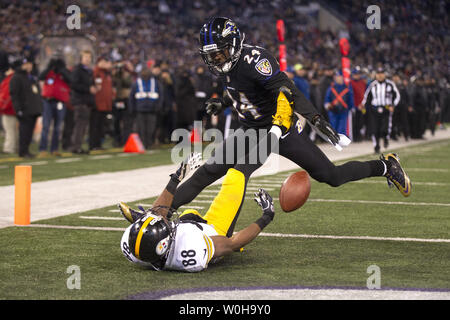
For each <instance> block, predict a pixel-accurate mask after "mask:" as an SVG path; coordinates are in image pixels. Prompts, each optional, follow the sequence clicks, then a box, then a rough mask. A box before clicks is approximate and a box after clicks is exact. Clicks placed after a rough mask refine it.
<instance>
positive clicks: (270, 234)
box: [259, 232, 450, 243]
mask: <svg viewBox="0 0 450 320" xmlns="http://www.w3.org/2000/svg"><path fill="white" fill-rule="evenodd" d="M259 236H265V237H279V238H306V239H339V240H375V241H407V242H411V241H412V242H446V243H450V239H424V238H400V237H371V236H332V235H311V234H284V233H265V232H261V233H260V234H259Z"/></svg>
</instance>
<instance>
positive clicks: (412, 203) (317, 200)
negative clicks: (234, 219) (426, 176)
mask: <svg viewBox="0 0 450 320" xmlns="http://www.w3.org/2000/svg"><path fill="white" fill-rule="evenodd" d="M275 199H276V200H278V199H277V198H274V200H275ZM308 201H312V202H344V203H364V204H387V205H406V206H438V207H450V203H436V202H402V201H374V200H343V199H308Z"/></svg>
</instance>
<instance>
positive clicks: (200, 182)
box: [172, 125, 384, 209]
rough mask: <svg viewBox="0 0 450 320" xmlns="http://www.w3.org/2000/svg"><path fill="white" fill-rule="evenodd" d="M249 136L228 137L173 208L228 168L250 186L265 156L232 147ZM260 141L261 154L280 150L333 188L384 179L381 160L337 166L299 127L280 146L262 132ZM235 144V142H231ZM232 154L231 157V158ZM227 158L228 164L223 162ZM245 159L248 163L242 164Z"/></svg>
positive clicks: (181, 191)
mask: <svg viewBox="0 0 450 320" xmlns="http://www.w3.org/2000/svg"><path fill="white" fill-rule="evenodd" d="M257 132H258V131H257ZM246 133H248V129H247V130H246V129H243V128H240V129H238V130H236V131H235V133H234V134H233V135H231V136H229V137H228V138H227V139H226V140H225V141H224V142H223V143H221V144H220V145H219V146H218V147H217V148H216V149H215V150H214V153H213V155H212V157H211V158H209V159H208V160H207V161H206V163H205V164H204V165H202V166H201V167H200V168H198V169H197V171H196V172H195V173H194V174H193V175H192V176H191V177H190V178H189V179H188V180H187V181H186V182H184V183H183V184H182V185H180V186H179V187H178V189H177V191H176V192H175V195H174V200H173V203H172V207H173V208H175V209H177V208H178V207H180V206H182V205H184V204H186V203H189V202H191V201H192V200H194V198H195V197H196V196H197V195H198V194H199V193H200V192H201V191H202V190H203V189H204V188H205V187H207V186H208V185H210V184H211V183H213V182H214V181H216V180H217V179H219V178H221V177H222V176H224V175H225V174H226V172H227V171H228V169H229V168H235V169H236V170H239V171H241V172H242V173H244V175H245V178H246V184H247V182H248V179H249V178H250V175H251V174H252V173H253V172H254V171H255V170H256V169H258V168H259V167H260V166H261V165H262V164H263V163H264V161H265V157H264V156H262V157H260V158H259V159H258V161H255V157H254V154H253V152H250V153H247V154H245V155H244V157H242V155H239V154H238V153H236V150H234V151H233V152H234V153H233V152H230V151H232V148H236V147H238V146H239V144H240V143H242V141H244V139H243V135H245V134H246ZM268 137H270V139H269V138H268ZM258 139H259V140H258V141H259V145H260V147H261V145H264V144H265V143H267V145H266V148H263V150H262V153H264V151H265V150H264V149H266V150H270V151H275V152H276V151H277V150H276V149H277V147H278V148H279V154H280V155H282V156H284V157H286V158H288V159H289V160H291V161H293V162H295V163H296V164H297V165H298V166H299V167H301V168H303V169H304V170H306V171H307V172H308V174H309V175H310V176H311V177H312V178H313V179H315V180H317V181H319V182H324V183H327V184H328V185H330V186H333V187H337V186H340V185H342V184H344V183H346V182H349V181H355V180H360V179H364V178H367V177H373V176H381V175H383V172H384V164H383V163H382V161H380V160H372V161H363V162H362V161H349V162H347V163H345V164H343V165H339V166H336V165H334V164H333V163H332V162H331V161H330V160H329V159H328V157H327V156H326V155H325V154H324V153H323V152H322V151H321V150H320V149H319V148H318V147H317V146H316V145H315V144H314V143H313V142H312V141H311V140H310V138H309V136H308V134H307V133H306V132H304V131H303V130H302V129H301V128H300V127H299V126H297V125H293V126H292V127H291V129H290V131H289V134H288V135H285V137H284V138H283V137H282V138H281V139H280V140H279V144H278V145H277V143H276V139H273V135H272V134H270V135H269V136H267V135H265V134H264V133H260V134H258ZM232 141H234V142H235V143H231V142H232ZM245 141H246V144H247V147H248V148H247V149H246V150H254V148H253V147H254V146H255V142H254V141H252V139H246V140H245ZM236 142H237V143H236ZM250 147H251V148H250ZM259 150H261V148H260V149H259ZM230 153H231V154H232V156H230ZM269 153H270V152H269ZM227 154H228V158H227ZM266 157H267V155H266ZM224 159H225V160H226V161H223V160H224ZM231 159H234V161H231ZM243 159H245V161H246V163H242V162H243V161H242V160H243ZM239 162H241V163H239Z"/></svg>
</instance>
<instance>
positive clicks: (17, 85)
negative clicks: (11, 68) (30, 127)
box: [9, 70, 42, 117]
mask: <svg viewBox="0 0 450 320" xmlns="http://www.w3.org/2000/svg"><path fill="white" fill-rule="evenodd" d="M9 93H10V95H11V101H12V105H13V107H14V110H15V112H16V114H17V116H19V117H20V116H39V115H41V114H42V98H41V94H40V91H39V85H38V83H37V80H36V79H35V78H34V77H33V76H31V75H29V74H28V73H27V72H26V71H24V70H17V71H16V72H15V73H14V74H13V76H12V78H11V81H10V83H9Z"/></svg>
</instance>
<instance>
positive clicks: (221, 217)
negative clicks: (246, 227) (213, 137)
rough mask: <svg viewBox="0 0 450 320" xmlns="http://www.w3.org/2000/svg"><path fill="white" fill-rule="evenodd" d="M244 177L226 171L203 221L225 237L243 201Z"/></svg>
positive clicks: (237, 172) (234, 172)
mask: <svg viewBox="0 0 450 320" xmlns="http://www.w3.org/2000/svg"><path fill="white" fill-rule="evenodd" d="M244 192H245V176H244V174H243V173H242V172H240V171H238V170H236V169H233V168H231V169H228V172H227V174H226V176H225V178H224V180H223V183H222V187H221V188H220V191H219V194H218V195H217V196H216V197H215V198H214V201H213V202H212V204H211V206H210V207H209V210H208V212H207V213H206V214H205V216H204V217H203V219H205V220H206V221H208V224H210V225H213V226H214V228H215V229H216V231H217V232H218V233H219V234H220V235H222V236H226V234H227V232H228V230H229V229H230V227H231V224H232V223H233V220H234V217H235V216H236V214H237V213H238V210H239V207H240V206H241V203H242V201H243V200H244Z"/></svg>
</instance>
